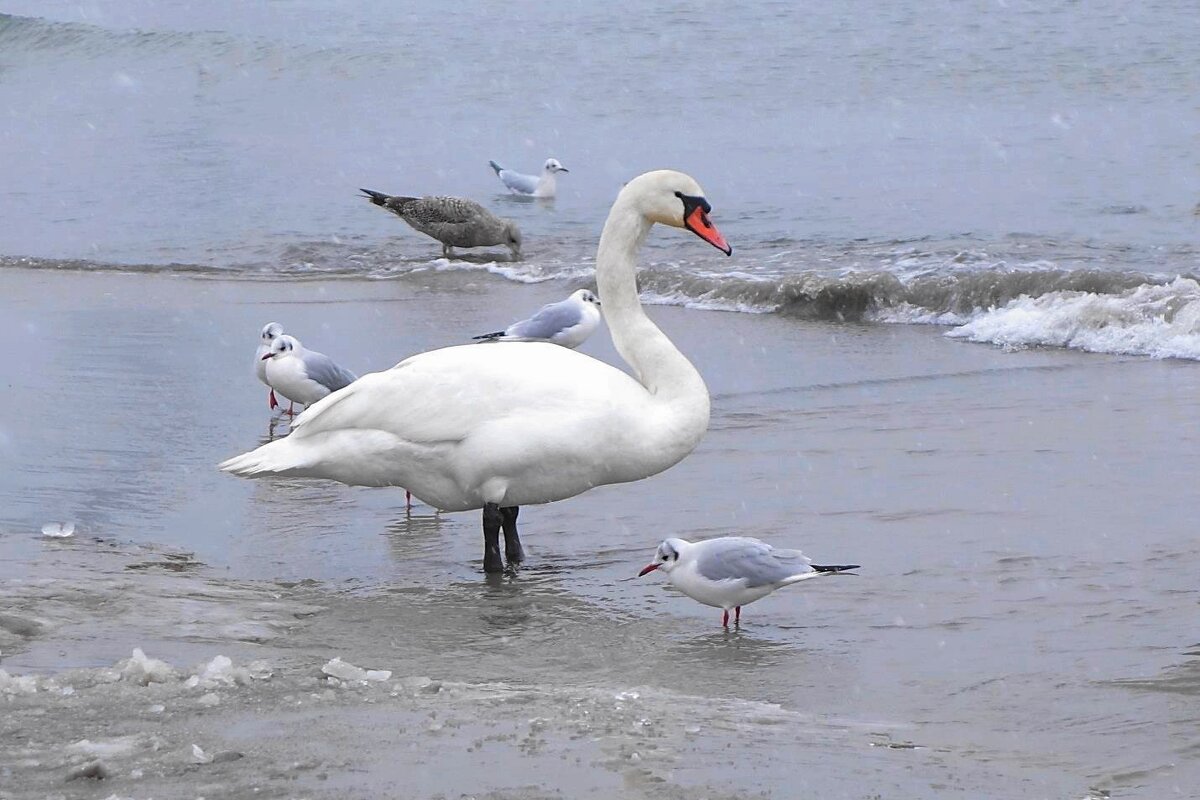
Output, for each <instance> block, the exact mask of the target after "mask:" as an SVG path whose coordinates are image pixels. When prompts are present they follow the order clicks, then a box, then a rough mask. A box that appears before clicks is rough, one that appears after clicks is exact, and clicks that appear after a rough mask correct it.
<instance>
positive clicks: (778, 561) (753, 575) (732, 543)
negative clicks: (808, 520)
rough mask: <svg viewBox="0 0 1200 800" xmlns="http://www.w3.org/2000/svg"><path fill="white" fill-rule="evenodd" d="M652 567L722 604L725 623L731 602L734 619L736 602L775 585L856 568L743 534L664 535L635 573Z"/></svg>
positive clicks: (709, 602) (738, 611)
mask: <svg viewBox="0 0 1200 800" xmlns="http://www.w3.org/2000/svg"><path fill="white" fill-rule="evenodd" d="M656 569H661V570H662V571H663V572H665V573H667V580H669V581H670V582H671V584H672V585H673V586H674V587H675V588H676V589H678V590H679V591H681V592H683V593H684V594H686V595H687V596H688V597H690V598H692V599H693V600H696V601H698V602H701V603H703V604H704V605H706V606H713V607H714V608H721V609H724V610H725V614H724V616H723V617H722V618H721V624H722V625H724V626H725V627H729V609H731V608H732V609H734V618H733V623H734V624H735V625H736V624H738V623H739V622H741V620H742V606H744V605H747V604H749V603H753V602H754V601H755V600H761V599H762V598H764V597H766V596H767V595H769V594H770V593H771V592H773V591H775V590H776V589H780V588H782V587H784V586H788V585H790V584H793V583H796V582H798V581H805V580H808V579H809V578H819V577H821V576H822V575H834V574H836V573H838V572H845V571H846V570H850V569H858V565H857V564H840V565H837V566H823V565H820V564H813V563H812V562H811V561H810V560H809V559H808V557H807V556H805V555H804V554H803V553H801V552H800V551H799V550H777V549H775V548H774V547H771V545H769V544H767V543H766V542H762V541H759V540H758V539H751V538H750V537H748V536H722V537H720V538H718V539H707V540H705V541H703V542H689V541H687V540H686V539H674V538H672V539H667V540H665V541H664V542H663V543H662V544H660V545H659V546H658V550H657V552H655V554H654V561H652V562H651V563H650V564H648V565H647V566H646V567H644V568H643V569H642V571H641V572H639V573H638V577H641V576H642V575H646V574H647V573H650V572H653V571H654V570H656Z"/></svg>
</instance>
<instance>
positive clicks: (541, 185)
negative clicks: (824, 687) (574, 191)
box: [488, 158, 571, 197]
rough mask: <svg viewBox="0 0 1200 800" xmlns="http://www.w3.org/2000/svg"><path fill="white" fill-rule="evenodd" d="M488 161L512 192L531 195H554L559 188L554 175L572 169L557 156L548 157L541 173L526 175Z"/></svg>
mask: <svg viewBox="0 0 1200 800" xmlns="http://www.w3.org/2000/svg"><path fill="white" fill-rule="evenodd" d="M488 163H489V164H491V165H492V169H494V170H495V171H496V177H497V178H499V179H500V182H501V183H503V184H504V185H505V186H507V187H508V190H509V191H510V192H512V193H513V194H525V195H531V196H533V197H554V194H555V192H556V191H557V190H558V187H557V185H556V181H555V178H554V176H555V175H557V174H558V173H560V172H570V171H571V170H569V169H567V168H566V167H564V166H563V165H562V164H560V163H558V159H557V158H547V159H546V163H545V164H543V165H542V174H541V175H526V174H524V173H521V172H516V171H514V170H511V169H505V168H504V167H502V166H500V165H499V164H497V163H496V162H495V161H489V162H488Z"/></svg>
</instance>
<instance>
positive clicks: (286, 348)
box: [263, 334, 300, 361]
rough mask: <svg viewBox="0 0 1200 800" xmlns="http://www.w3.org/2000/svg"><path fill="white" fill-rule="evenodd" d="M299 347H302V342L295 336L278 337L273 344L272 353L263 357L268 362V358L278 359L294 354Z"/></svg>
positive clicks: (284, 335)
mask: <svg viewBox="0 0 1200 800" xmlns="http://www.w3.org/2000/svg"><path fill="white" fill-rule="evenodd" d="M298 347H300V342H299V340H297V339H296V337H295V336H288V335H287V334H283V335H281V336H277V337H275V341H273V342H271V350H270V352H268V353H267V354H266V355H265V356H263V361H266V360H267V359H268V358H276V357H278V356H282V355H286V354H287V353H291V352H294V351H295V350H296V348H298Z"/></svg>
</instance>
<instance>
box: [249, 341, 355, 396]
mask: <svg viewBox="0 0 1200 800" xmlns="http://www.w3.org/2000/svg"><path fill="white" fill-rule="evenodd" d="M262 362H263V364H264V365H265V367H266V382H267V385H268V386H270V387H271V389H272V390H274V391H276V392H279V394H281V395H283V397H284V398H285V399H287V400H290V401H291V402H292V404H293V407H294V405H295V404H296V403H300V404H301V405H304V406H310V405H312V404H313V403H315V402H317V401H318V400H320V399H321V398H322V397H325V396H326V395H328V394H330V393H332V392H336V391H337V390H338V389H344V388H346V387H347V386H349V385H350V384H351V383H353V382H354V381H355V375H354V373H353V372H350V371H349V370H346V369H342V368H341V367H339V366H338V365H337V364H335V363H333V359H331V358H330V357H329V356H327V355H325V354H324V353H318V352H317V351H316V350H309V349H307V348H305V347H304V345H302V344H300V341H299V340H298V339H297V338H296V337H295V336H288V335H287V334H284V335H282V336H278V337H276V338H275V341H273V342H272V343H271V350H270V352H268V353H267V354H266V355H264V356H262ZM288 413H289V414H291V413H293V411H292V410H289V411H288Z"/></svg>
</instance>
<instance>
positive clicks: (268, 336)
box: [254, 322, 283, 411]
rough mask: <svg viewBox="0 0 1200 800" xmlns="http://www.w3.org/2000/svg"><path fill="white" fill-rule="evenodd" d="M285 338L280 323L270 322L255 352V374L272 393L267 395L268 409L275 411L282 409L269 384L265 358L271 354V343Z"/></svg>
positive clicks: (264, 328) (264, 327)
mask: <svg viewBox="0 0 1200 800" xmlns="http://www.w3.org/2000/svg"><path fill="white" fill-rule="evenodd" d="M280 336H283V326H282V325H280V324H279V323H278V322H268V323H267V324H266V325H264V326H263V329H262V333H261V334H260V335H259V343H258V350H256V351H255V352H254V374H255V375H257V376H258V379H259V380H260V381H262V382H263V383H266V384H267V388H268V389H270V390H271V391H270V393H269V394H268V395H267V407H268V408H270V409H271V410H272V411H274V410H275V409H277V408H282V406H280V405H279V401H278V400H276V399H275V389H274V388H272V386H271V384H269V383H267V362H266V359H264V358H263V356H265V355H266V354H267V353H269V352H271V343H272V342H274V341H275V340H276V339H278V338H279V337H280Z"/></svg>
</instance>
